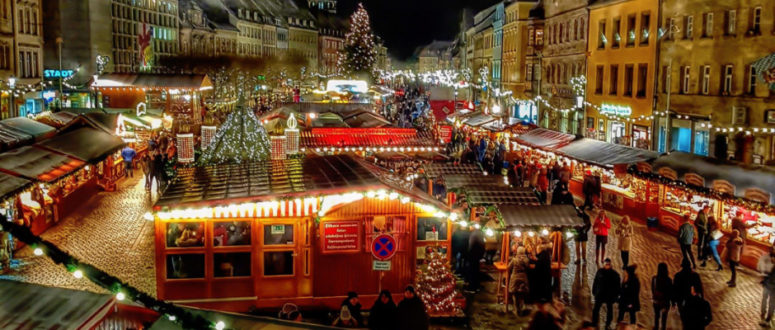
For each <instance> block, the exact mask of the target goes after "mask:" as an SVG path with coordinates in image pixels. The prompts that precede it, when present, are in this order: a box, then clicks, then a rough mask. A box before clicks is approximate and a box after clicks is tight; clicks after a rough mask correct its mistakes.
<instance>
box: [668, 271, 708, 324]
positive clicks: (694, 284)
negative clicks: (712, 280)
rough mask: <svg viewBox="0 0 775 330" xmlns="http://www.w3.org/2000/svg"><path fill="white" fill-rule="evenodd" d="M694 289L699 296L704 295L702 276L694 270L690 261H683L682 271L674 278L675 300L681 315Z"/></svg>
mask: <svg viewBox="0 0 775 330" xmlns="http://www.w3.org/2000/svg"><path fill="white" fill-rule="evenodd" d="M692 288H693V289H694V290H695V292H696V293H697V294H698V295H704V293H703V292H704V291H703V286H702V280H701V279H700V274H697V272H695V271H694V270H692V267H691V264H689V261H688V260H683V261H682V262H681V270H680V271H678V273H676V274H675V276H673V298H674V299H675V300H674V301H675V303H676V304H677V305H678V312H679V313H681V311H682V310H683V308H684V306H685V305H686V301H687V300H688V299H689V297H690V296H691V289H692Z"/></svg>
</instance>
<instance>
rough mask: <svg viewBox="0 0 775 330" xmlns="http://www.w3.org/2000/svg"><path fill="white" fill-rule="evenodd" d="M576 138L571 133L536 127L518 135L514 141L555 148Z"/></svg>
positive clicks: (531, 145) (541, 147)
mask: <svg viewBox="0 0 775 330" xmlns="http://www.w3.org/2000/svg"><path fill="white" fill-rule="evenodd" d="M575 139H576V136H575V135H573V134H567V133H560V132H556V131H552V130H548V129H545V128H536V129H534V130H531V131H529V132H527V133H525V134H522V135H520V136H518V137H517V138H516V139H514V140H515V141H517V143H520V144H524V145H527V146H530V147H534V148H540V149H557V148H559V147H562V146H564V145H566V144H568V143H571V142H572V141H573V140H575Z"/></svg>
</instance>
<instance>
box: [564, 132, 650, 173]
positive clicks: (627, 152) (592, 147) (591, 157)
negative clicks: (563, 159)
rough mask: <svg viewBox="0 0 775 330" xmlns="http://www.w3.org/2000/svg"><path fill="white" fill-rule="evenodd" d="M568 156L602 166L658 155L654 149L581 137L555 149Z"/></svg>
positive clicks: (636, 160) (647, 159)
mask: <svg viewBox="0 0 775 330" xmlns="http://www.w3.org/2000/svg"><path fill="white" fill-rule="evenodd" d="M555 151H556V152H558V153H560V154H563V155H565V156H567V157H570V158H575V159H576V160H579V161H583V162H585V163H590V164H594V165H597V166H602V167H613V166H614V165H619V164H635V163H638V162H647V161H651V160H654V159H656V158H657V157H659V153H658V152H655V151H650V150H645V149H637V148H632V147H628V146H623V145H620V144H613V143H607V142H603V141H598V140H595V139H587V138H583V139H580V140H576V141H573V142H571V143H570V144H568V145H566V146H564V147H560V148H559V149H557V150H555Z"/></svg>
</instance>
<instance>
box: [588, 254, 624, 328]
mask: <svg viewBox="0 0 775 330" xmlns="http://www.w3.org/2000/svg"><path fill="white" fill-rule="evenodd" d="M619 283H621V282H620V281H619V273H617V272H616V271H615V270H614V269H613V267H612V266H611V258H605V261H604V262H603V268H601V269H599V270H598V271H597V274H595V281H594V282H593V283H592V295H593V296H594V297H595V306H594V308H593V309H592V322H595V325H599V324H600V307H602V306H603V304H605V305H606V308H607V309H606V316H605V328H606V329H608V328H609V327H610V326H611V321H613V319H614V302H616V299H617V298H619V292H620V287H619Z"/></svg>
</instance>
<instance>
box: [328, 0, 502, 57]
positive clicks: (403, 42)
mask: <svg viewBox="0 0 775 330" xmlns="http://www.w3.org/2000/svg"><path fill="white" fill-rule="evenodd" d="M497 1H498V0H339V8H338V10H339V13H340V14H341V15H342V16H345V15H346V16H349V15H350V14H352V12H353V11H354V10H355V7H356V6H357V5H358V2H363V5H364V6H365V7H366V10H367V11H368V12H369V16H370V18H371V24H372V29H373V30H374V33H375V34H376V35H378V36H380V37H382V39H383V40H385V45H386V46H387V47H388V52H390V54H391V55H392V56H393V57H395V58H397V59H399V60H404V59H406V58H407V57H409V56H411V55H412V52H413V51H414V49H415V48H416V47H417V46H420V45H424V44H428V43H430V42H431V41H433V40H434V39H436V40H452V39H454V38H455V35H456V34H457V33H458V30H459V28H458V27H459V25H460V17H461V16H460V15H461V12H462V10H463V8H473V9H474V10H481V9H484V8H487V7H488V6H491V5H492V4H494V3H496V2H497Z"/></svg>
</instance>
